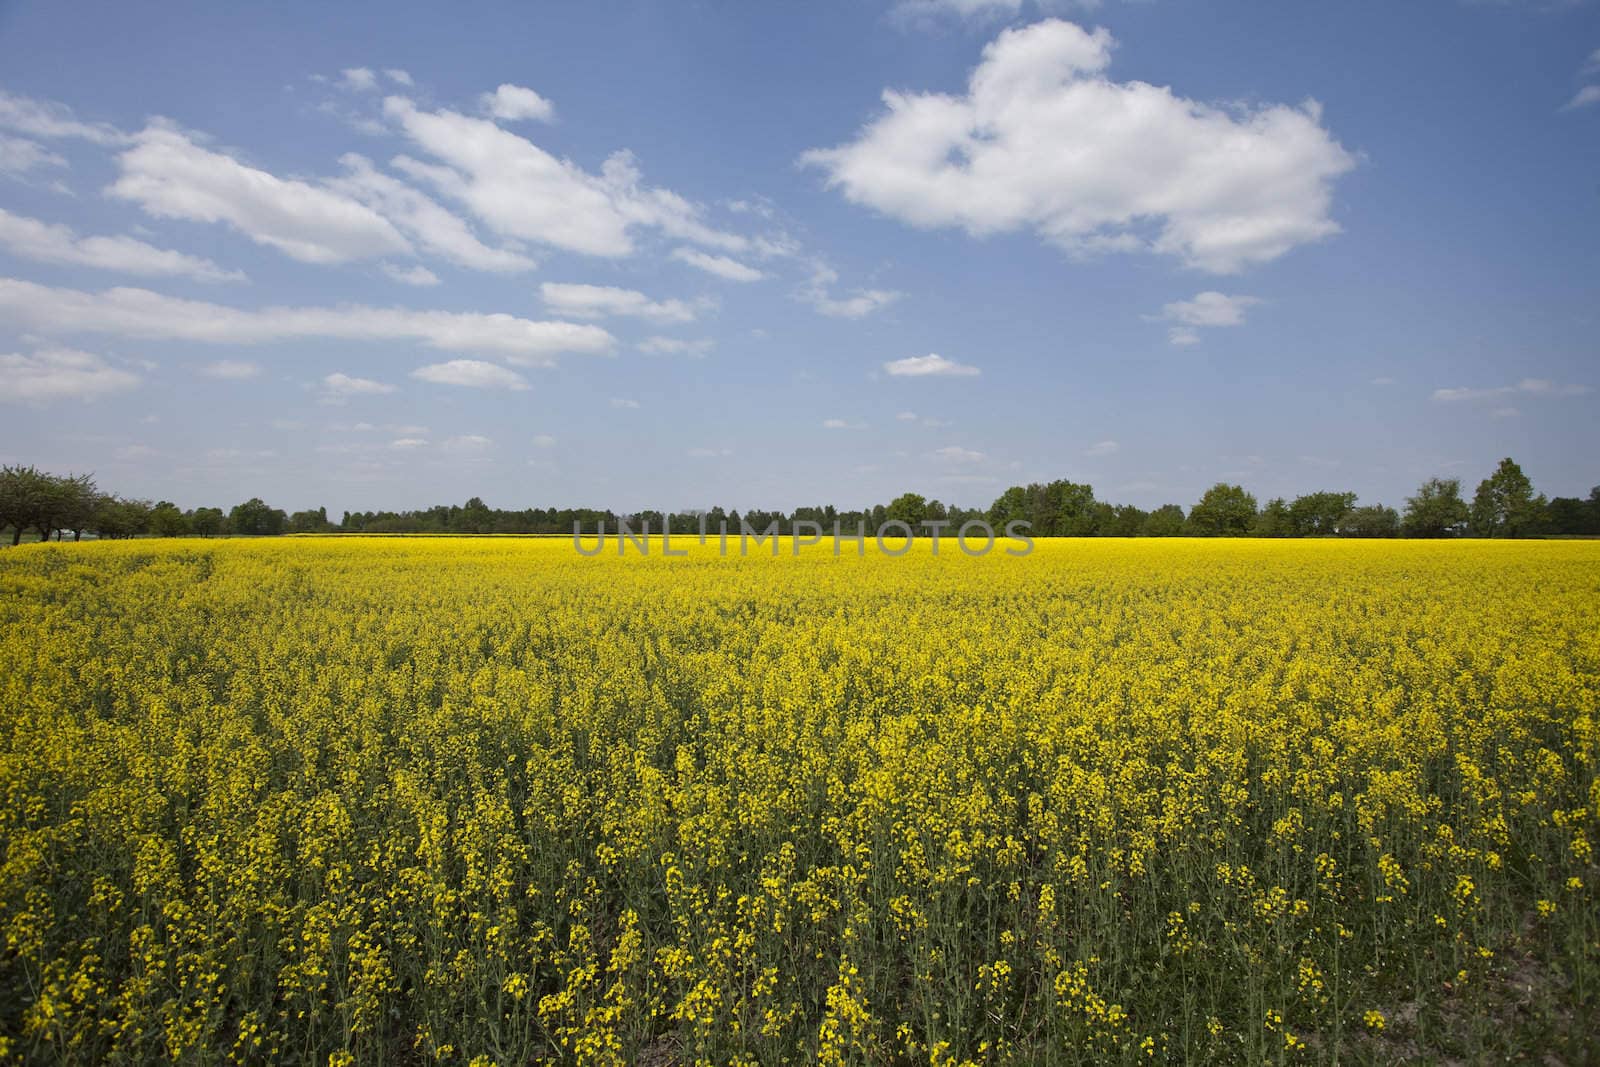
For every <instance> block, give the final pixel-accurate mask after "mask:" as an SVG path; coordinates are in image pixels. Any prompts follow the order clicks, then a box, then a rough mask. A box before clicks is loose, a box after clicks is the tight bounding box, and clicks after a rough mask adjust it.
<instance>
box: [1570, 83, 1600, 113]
mask: <svg viewBox="0 0 1600 1067" xmlns="http://www.w3.org/2000/svg"><path fill="white" fill-rule="evenodd" d="M1591 104H1600V85H1585V86H1584V87H1583V88H1582V89H1579V90H1578V93H1577V95H1576V96H1574V97H1573V98H1572V99H1571V100H1568V101H1567V103H1566V106H1565V107H1563V108H1562V110H1563V111H1571V110H1573V109H1574V108H1580V107H1588V106H1589V105H1591Z"/></svg>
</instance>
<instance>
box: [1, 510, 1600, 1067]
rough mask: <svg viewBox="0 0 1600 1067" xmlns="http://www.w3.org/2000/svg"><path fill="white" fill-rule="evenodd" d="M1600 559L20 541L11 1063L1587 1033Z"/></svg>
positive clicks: (1062, 548) (783, 1057) (4, 780)
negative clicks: (741, 553)
mask: <svg viewBox="0 0 1600 1067" xmlns="http://www.w3.org/2000/svg"><path fill="white" fill-rule="evenodd" d="M1597 708H1600V543H1593V542H1588V543H1581V542H1527V543H1509V542H1436V543H1427V542H1345V541H1338V542H1334V541H1288V542H1260V541H1183V540H1157V539H1152V540H1138V541H1116V540H1110V539H1103V540H1095V541H1069V540H1062V541H1054V540H1041V541H1039V542H1038V544H1037V546H1036V548H1035V549H1034V551H1033V552H1032V553H1030V554H1029V555H1027V556H1026V557H1015V556H1008V555H1006V554H1004V553H1001V552H995V553H992V554H990V555H987V556H985V557H982V558H972V557H968V556H964V555H962V554H960V553H951V552H946V553H944V554H942V555H940V556H938V557H935V556H933V555H932V554H931V553H930V552H929V551H927V548H926V546H925V545H923V544H922V543H920V542H919V543H918V544H917V545H916V546H914V548H913V550H912V551H911V552H909V553H908V554H907V555H905V556H903V557H899V558H890V557H887V556H885V555H883V554H881V553H877V552H873V551H868V552H867V554H866V555H865V556H860V557H858V556H856V555H854V554H853V553H845V554H843V555H842V556H834V555H833V554H832V553H831V551H829V550H828V549H827V548H826V547H819V548H810V549H806V550H804V551H802V552H801V553H800V554H799V555H794V554H792V553H791V552H790V550H789V548H788V546H787V544H785V545H784V546H783V550H782V552H781V554H779V555H778V556H776V557H774V556H769V555H764V554H762V555H755V554H752V555H751V556H748V557H745V558H739V557H733V558H724V557H722V556H720V555H719V554H718V553H716V552H715V551H713V550H712V549H711V548H710V547H707V548H699V547H694V548H693V549H692V550H691V552H690V555H689V556H688V558H684V559H676V558H675V559H663V558H661V557H660V556H659V555H653V556H650V557H644V558H641V557H639V556H638V555H629V556H626V557H624V558H617V556H616V555H615V554H614V553H612V552H607V553H602V554H601V555H599V556H596V557H594V558H585V557H583V556H581V555H579V554H578V553H577V552H575V551H574V550H573V545H572V542H571V541H570V540H568V539H548V540H543V539H509V538H471V539H465V538H438V539H383V538H355V537H343V538H322V539H274V540H267V541H244V540H238V541H218V542H208V541H193V540H191V541H167V542H152V541H131V542H119V543H104V544H83V545H48V544H47V545H35V546H25V547H23V548H20V549H15V550H10V551H7V552H4V553H3V554H0V796H3V802H0V861H3V868H0V933H3V944H0V1060H4V1061H8V1062H10V1061H24V1062H62V1061H66V1062H112V1063H144V1062H150V1061H156V1060H169V1059H170V1060H176V1061H181V1062H191V1063H201V1062H204V1063H215V1062H245V1063H265V1062H294V1063H316V1064H323V1063H326V1064H331V1065H338V1064H349V1063H380V1062H396V1061H399V1062H407V1063H409V1062H418V1063H423V1062H440V1063H459V1064H468V1063H470V1064H475V1065H476V1064H489V1063H495V1064H520V1063H527V1062H533V1061H554V1062H573V1063H586V1064H588V1063H595V1064H620V1063H655V1064H664V1063H717V1064H721V1063H772V1064H776V1063H808V1062H821V1063H827V1064H841V1063H929V1064H949V1063H960V1062H969V1061H970V1062H979V1063H1008V1062H1027V1063H1080V1062H1081V1063H1106V1062H1139V1063H1145V1062H1185V1061H1186V1062H1240V1063H1259V1062H1277V1061H1284V1062H1330V1061H1333V1060H1342V1061H1348V1062H1363V1061H1367V1062H1373V1061H1376V1062H1384V1061H1391V1060H1394V1059H1400V1058H1408V1057H1415V1058H1423V1059H1430V1058H1449V1057H1457V1058H1463V1059H1468V1060H1475V1059H1481V1058H1488V1057H1491V1056H1500V1055H1529V1054H1533V1055H1539V1054H1549V1055H1554V1056H1556V1057H1557V1058H1558V1059H1561V1060H1563V1061H1564V1062H1580V1061H1581V1060H1582V1059H1583V1058H1584V1057H1585V1056H1586V1055H1592V1054H1596V1049H1595V1047H1594V1045H1593V1044H1592V1042H1593V1041H1594V1040H1595V1039H1594V1038H1593V1037H1591V1036H1590V1033H1589V1031H1590V1029H1591V1024H1592V1019H1593V1018H1594V1017H1595V1015H1596V1013H1597V993H1600V965H1597V964H1600V909H1597V907H1596V905H1597V899H1596V892H1597V886H1600V869H1597V866H1596V861H1595V856H1594V852H1593V846H1594V843H1595V840H1596V834H1597V830H1600V784H1597V783H1600V779H1597V775H1596V759H1597V756H1600V721H1597Z"/></svg>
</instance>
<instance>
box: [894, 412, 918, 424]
mask: <svg viewBox="0 0 1600 1067" xmlns="http://www.w3.org/2000/svg"><path fill="white" fill-rule="evenodd" d="M895 419H897V420H898V421H900V422H916V421H917V413H916V412H915V411H902V412H900V413H899V414H898V415H896V416H895Z"/></svg>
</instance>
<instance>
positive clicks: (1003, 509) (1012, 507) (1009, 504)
mask: <svg viewBox="0 0 1600 1067" xmlns="http://www.w3.org/2000/svg"><path fill="white" fill-rule="evenodd" d="M1027 517H1028V491H1027V490H1026V489H1024V488H1022V486H1020V485H1013V486H1012V487H1011V488H1010V489H1007V490H1006V491H1005V492H1003V493H1001V494H1000V495H999V496H998V497H996V498H995V501H994V503H993V504H991V505H989V523H990V525H992V526H994V527H995V528H996V529H1000V528H1002V527H1004V526H1005V524H1006V523H1008V522H1013V521H1015V520H1017V519H1026V518H1027Z"/></svg>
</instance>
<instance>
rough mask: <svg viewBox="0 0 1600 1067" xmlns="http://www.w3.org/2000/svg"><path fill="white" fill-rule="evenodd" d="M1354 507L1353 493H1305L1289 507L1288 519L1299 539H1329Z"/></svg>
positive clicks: (1354, 498)
mask: <svg viewBox="0 0 1600 1067" xmlns="http://www.w3.org/2000/svg"><path fill="white" fill-rule="evenodd" d="M1355 506H1356V495H1355V494H1354V493H1336V492H1326V491H1324V492H1318V493H1306V494H1304V495H1303V496H1297V497H1295V498H1294V503H1292V504H1290V505H1289V519H1290V521H1291V522H1292V523H1293V524H1294V532H1295V535H1296V536H1299V537H1331V536H1333V535H1334V534H1336V533H1338V532H1339V523H1340V522H1341V521H1342V520H1343V519H1344V517H1345V515H1347V514H1348V513H1349V511H1350V509H1351V508H1353V507H1355Z"/></svg>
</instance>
